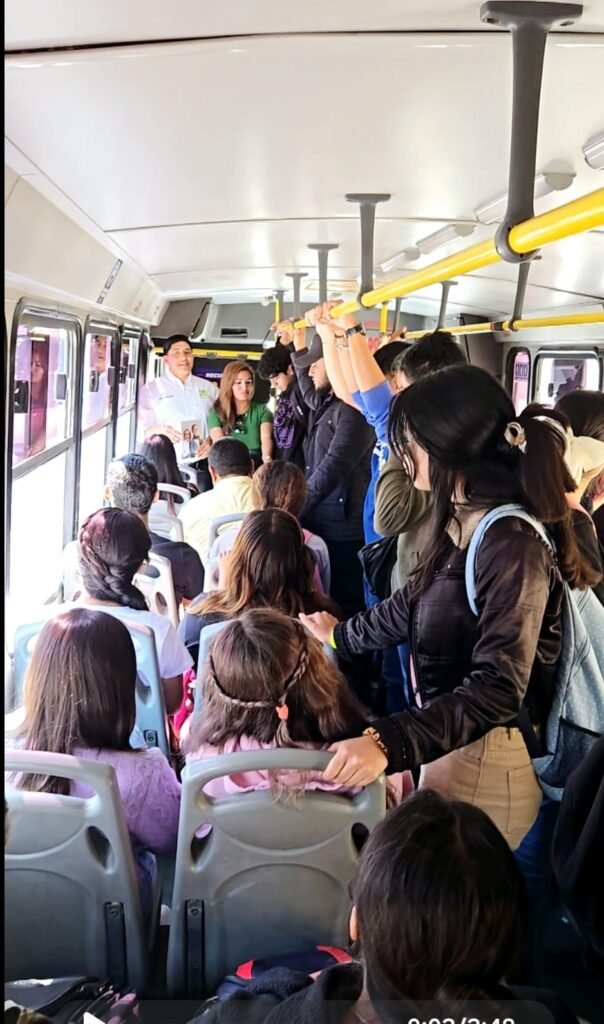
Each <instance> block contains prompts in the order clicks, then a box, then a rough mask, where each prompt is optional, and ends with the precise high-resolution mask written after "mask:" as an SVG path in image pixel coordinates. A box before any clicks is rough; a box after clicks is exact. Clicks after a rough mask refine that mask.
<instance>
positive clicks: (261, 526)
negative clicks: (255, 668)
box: [178, 442, 338, 661]
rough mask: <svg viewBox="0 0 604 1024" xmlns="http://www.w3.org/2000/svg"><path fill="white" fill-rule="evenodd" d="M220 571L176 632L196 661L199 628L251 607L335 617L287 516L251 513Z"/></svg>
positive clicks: (295, 523)
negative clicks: (216, 585)
mask: <svg viewBox="0 0 604 1024" xmlns="http://www.w3.org/2000/svg"><path fill="white" fill-rule="evenodd" d="M220 443H222V442H220ZM221 569H222V580H221V589H220V590H217V591H216V592H215V593H213V594H210V595H209V596H208V597H205V596H204V595H200V600H199V601H194V602H193V603H192V604H191V605H190V607H189V608H188V609H187V614H186V615H185V617H184V619H183V621H182V622H181V624H180V626H179V627H178V632H179V635H180V636H181V637H183V639H184V641H185V643H186V645H187V648H188V650H189V651H190V653H191V654H192V656H193V658H194V659H195V661H197V656H198V653H199V633H200V631H201V629H202V628H203V626H208V625H210V624H212V623H214V622H222V621H224V620H225V619H232V618H234V617H235V616H236V615H240V614H241V612H244V611H247V610H249V609H250V608H272V609H273V610H275V611H280V612H283V614H284V615H293V616H297V615H298V613H299V612H301V611H327V610H329V611H331V612H332V614H336V613H337V612H338V609H337V606H336V605H335V604H334V603H333V601H331V600H330V599H329V598H328V597H326V596H325V594H323V593H321V591H320V590H319V589H318V588H317V585H316V582H315V562H314V558H313V556H312V553H311V551H310V550H309V549H308V548H307V547H306V545H305V543H304V536H303V534H302V529H301V527H300V524H299V523H298V521H297V519H294V517H293V516H291V515H290V514H289V512H282V511H280V510H279V509H275V508H269V509H265V510H264V511H262V512H250V513H249V514H248V515H247V516H246V517H245V519H244V521H243V524H242V526H241V529H240V530H239V532H238V534H237V538H236V540H235V543H234V544H233V547H232V550H231V551H230V552H229V553H228V554H226V555H222V567H221Z"/></svg>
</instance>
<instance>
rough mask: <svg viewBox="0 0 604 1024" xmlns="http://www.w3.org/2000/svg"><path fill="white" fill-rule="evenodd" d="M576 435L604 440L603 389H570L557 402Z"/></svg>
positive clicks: (558, 409) (558, 407)
mask: <svg viewBox="0 0 604 1024" xmlns="http://www.w3.org/2000/svg"><path fill="white" fill-rule="evenodd" d="M556 410H557V411H558V412H561V413H564V415H565V416H566V418H567V419H568V422H569V423H570V425H571V427H572V428H573V434H574V435H575V437H595V439H596V441H604V394H603V393H602V392H601V391H569V393H568V394H567V395H563V396H562V398H559V399H558V401H557V402H556Z"/></svg>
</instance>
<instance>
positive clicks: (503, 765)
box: [420, 728, 543, 850]
mask: <svg viewBox="0 0 604 1024" xmlns="http://www.w3.org/2000/svg"><path fill="white" fill-rule="evenodd" d="M420 788H423V789H435V790H437V791H438V792H439V793H442V794H443V795H444V796H448V797H451V798H452V799H454V800H463V801H465V803H468V804H475V805H476V807H480V808H482V810H483V811H485V812H486V814H488V815H489V817H490V818H491V819H492V820H493V821H494V822H495V824H496V825H497V828H498V829H499V831H500V832H502V833H503V835H504V836H505V838H506V839H507V841H508V843H509V845H510V846H511V848H512V850H515V849H516V848H517V847H518V846H519V845H520V843H521V842H522V840H523V839H524V837H525V835H526V834H527V832H528V831H529V829H530V828H531V826H532V825H533V823H534V821H535V818H536V817H537V813H538V811H539V807H540V806H541V800H542V797H543V792H542V790H541V787H540V785H539V783H538V781H537V776H536V775H535V772H534V770H533V766H532V764H531V759H530V757H529V754H528V751H527V749H526V746H525V743H524V740H523V738H522V734H521V733H520V730H519V729H501V728H500V729H492V730H491V732H489V733H487V735H486V736H483V737H482V739H480V740H476V741H475V742H474V743H470V744H468V746H467V747H461V749H460V750H453V751H451V753H450V754H445V756H444V757H441V758H439V759H438V761H433V762H432V764H427V765H424V766H423V767H422V769H421V775H420Z"/></svg>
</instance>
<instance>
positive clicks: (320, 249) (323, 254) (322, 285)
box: [308, 242, 340, 302]
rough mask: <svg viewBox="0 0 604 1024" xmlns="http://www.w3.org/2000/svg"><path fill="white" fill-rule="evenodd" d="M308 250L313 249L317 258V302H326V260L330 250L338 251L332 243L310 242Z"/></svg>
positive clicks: (337, 246)
mask: <svg viewBox="0 0 604 1024" xmlns="http://www.w3.org/2000/svg"><path fill="white" fill-rule="evenodd" d="M308 248H309V249H314V250H315V251H316V252H317V253H318V256H319V302H327V260H328V258H329V253H330V251H331V250H332V249H339V248H340V247H339V245H337V244H336V243H334V242H312V243H311V244H310V245H309V246H308Z"/></svg>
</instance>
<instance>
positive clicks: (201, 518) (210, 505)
mask: <svg viewBox="0 0 604 1024" xmlns="http://www.w3.org/2000/svg"><path fill="white" fill-rule="evenodd" d="M208 468H209V471H210V476H211V477H212V483H213V484H214V487H213V488H212V490H211V491H206V492H205V493H204V494H200V495H198V496H197V497H196V498H192V499H191V501H189V502H187V504H186V505H183V507H182V508H181V510H180V512H179V519H180V520H181V522H182V528H183V532H184V536H185V540H186V541H187V543H189V544H190V545H191V547H194V548H195V550H196V551H197V553H198V555H199V557H200V558H201V561H202V563H203V565H204V566H205V565H206V564H207V561H208V557H209V553H210V545H209V538H210V524H211V523H212V520H213V519H218V517H219V516H226V515H229V514H230V513H231V512H249V511H250V510H251V509H252V507H253V506H252V495H251V488H252V479H251V478H252V472H253V467H252V462H251V459H250V453H249V451H248V449H247V448H246V446H245V445H244V444H243V442H242V441H237V440H235V438H234V437H225V438H223V439H222V440H221V441H216V443H215V444H213V445H212V447H211V449H210V454H209V455H208Z"/></svg>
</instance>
